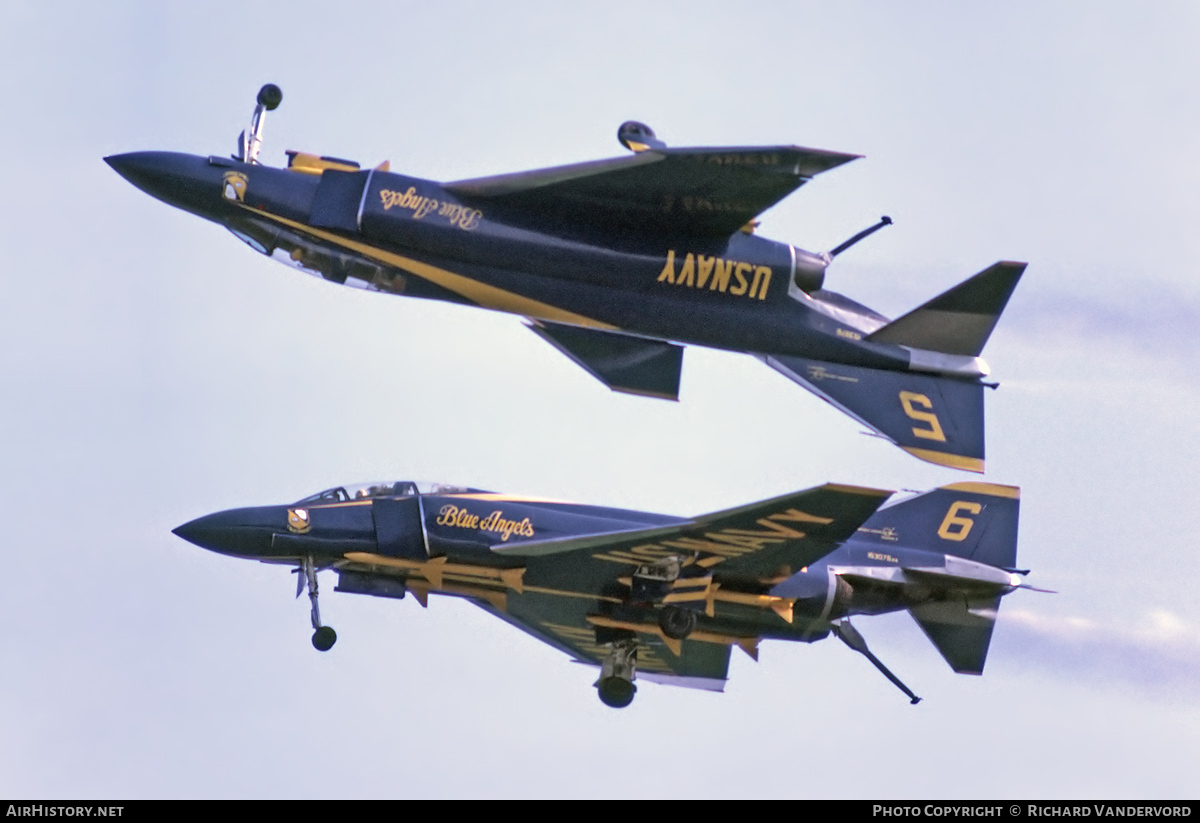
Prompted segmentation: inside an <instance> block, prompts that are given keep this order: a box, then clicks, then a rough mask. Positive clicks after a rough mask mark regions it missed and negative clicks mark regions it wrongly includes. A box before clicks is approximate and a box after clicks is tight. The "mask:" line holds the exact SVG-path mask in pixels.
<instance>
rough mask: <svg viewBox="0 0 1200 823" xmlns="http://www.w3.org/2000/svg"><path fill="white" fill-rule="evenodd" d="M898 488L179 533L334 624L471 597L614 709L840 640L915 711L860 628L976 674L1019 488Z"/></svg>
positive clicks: (253, 517)
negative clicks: (654, 506) (290, 571)
mask: <svg viewBox="0 0 1200 823" xmlns="http://www.w3.org/2000/svg"><path fill="white" fill-rule="evenodd" d="M891 495H892V493H891V492H887V491H881V490H878V489H869V488H860V487H857V486H843V485H836V484H827V485H824V486H819V487H817V488H813V489H808V490H806V491H800V492H795V493H793V494H787V495H783V496H781V497H776V498H773V499H770V500H763V501H761V502H758V503H751V504H749V505H745V506H738V507H736V508H732V509H726V510H724V511H718V512H713V513H711V514H705V515H701V516H698V517H691V518H681V517H671V516H667V515H660V514H647V513H645V512H637V511H627V510H623V509H612V508H605V507H602V506H589V505H581V504H576V503H567V502H562V501H557V500H546V499H537V498H528V497H515V496H511V495H505V494H496V493H493V492H486V491H482V490H479V489H472V488H466V487H460V486H449V485H444V484H422V483H415V482H408V481H402V482H386V483H368V484H361V485H358V486H338V487H335V488H332V489H328V490H326V491H323V492H320V493H318V494H314V495H311V496H309V497H305V498H304V499H302V500H299V501H297V502H295V503H291V504H287V505H277V506H260V507H256V508H244V509H234V510H231V511H225V512H220V513H217V514H211V515H207V516H205V517H201V518H199V519H197V520H193V521H192V522H190V523H187V524H185V525H182V526H180V527H179V528H177V529H175V534H177V535H179V536H180V537H182V538H184V539H185V540H188V541H191V542H192V543H194V544H196V545H198V546H201V547H203V548H206V549H210V550H212V551H215V552H220V553H222V554H226V555H230V556H233V557H241V558H246V559H251V560H259V561H262V562H265V563H276V564H280V565H284V566H291V567H294V569H295V571H296V572H297V573H298V581H297V590H296V595H297V597H298V596H299V595H300V593H301V591H303V590H304V588H305V587H307V589H308V594H309V597H310V599H311V603H312V625H313V628H314V633H313V637H312V642H313V645H314V646H315V647H316V648H317V649H319V650H321V651H327V650H329V649H330V648H331V647H332V646H333V645H334V642H335V641H336V639H337V635H336V634H335V633H334V630H333V629H332V628H330V627H329V626H326V625H324V624H323V623H322V622H321V616H320V612H319V610H318V608H317V602H318V590H317V576H318V573H319V572H321V571H323V570H330V571H333V572H334V573H335V574H336V575H337V581H338V582H337V588H336V589H335V591H339V592H348V593H351V594H363V595H372V596H375V597H390V598H398V599H402V598H404V597H405V595H407V594H412V595H413V596H414V597H415V598H416V599H417V600H418V601H419V602H420V604H421V605H422V606H425V605H427V603H428V598H429V595H430V594H440V595H449V596H453V597H462V598H466V599H467V600H469V601H470V602H472V603H474V604H475V605H477V606H479V607H480V608H482V609H484V610H485V611H487V612H489V613H491V614H493V615H495V616H496V617H499V618H500V619H502V620H504V621H506V622H508V623H511V624H512V625H514V626H516V627H517V628H519V629H521V630H522V631H525V632H528V633H529V634H531V635H532V636H534V637H536V638H538V639H539V640H541V641H543V642H545V643H548V644H549V645H551V646H553V647H554V648H556V649H559V650H560V651H562V652H564V653H565V654H567V655H569V656H570V657H571V658H573V659H575V660H577V661H580V662H584V663H588V664H591V665H593V666H596V667H598V668H599V676H598V678H597V680H596V683H595V686H596V688H597V690H598V692H599V696H600V699H601V700H602V701H603V702H604V703H605V704H607V705H609V706H613V707H618V708H619V707H623V706H626V705H628V704H629V703H630V702H631V701H632V700H633V697H634V693H635V692H636V691H637V686H636V685H635V682H634V681H635V679H638V680H645V681H650V682H656V683H666V684H672V685H679V686H688V687H692V688H700V689H709V690H715V691H721V690H723V688H724V685H725V680H726V676H727V673H728V668H729V656H730V651H731V649H732V648H733V647H734V646H736V647H738V648H740V649H742V650H743V651H745V652H746V653H747V654H749V655H750V656H751V657H752V658H754V659H755V660H757V659H758V646H759V643H760V642H761V641H763V640H792V641H800V642H805V643H811V642H814V641H817V640H821V639H823V638H825V637H828V636H830V635H831V634H832V635H836V636H837V637H839V638H840V639H841V640H843V641H844V642H845V643H846V644H847V645H848V646H850V647H851V648H852V649H854V650H855V651H858V652H860V653H862V654H863V655H865V656H866V657H867V658H868V659H869V660H870V661H871V662H872V663H873V664H874V665H875V666H877V667H878V668H879V670H880V671H881V672H883V673H884V674H885V675H886V676H887V677H888V678H889V679H890V680H891V681H892V682H893V683H895V684H896V686H897V687H899V688H900V689H901V690H903V691H904V693H905V694H906V695H908V697H909V698H910V700H911V701H912V702H913V703H916V702H918V700H919V698H918V697H917V696H916V695H915V694H913V692H912V691H910V690H909V689H908V687H907V686H905V685H904V684H903V683H901V681H900V680H899V679H897V678H896V676H895V675H893V674H892V673H891V672H890V671H889V670H888V669H887V668H886V667H885V666H884V665H883V664H882V663H881V662H880V661H879V660H878V659H877V658H876V657H875V656H874V655H873V654H872V653H871V651H870V650H869V649H868V648H867V644H866V642H865V641H864V640H863V638H862V635H860V634H859V633H858V631H857V629H856V628H855V627H853V626H852V625H851V624H850V618H851V616H853V615H873V614H882V613H885V612H892V611H899V610H907V611H908V613H909V614H911V615H912V617H913V619H914V620H915V621H916V623H917V625H919V626H920V627H921V629H922V630H923V631H924V632H925V634H926V635H927V636H928V637H929V639H930V641H932V643H933V644H934V646H935V647H936V648H937V650H938V651H939V652H940V653H941V655H942V656H943V657H944V658H945V660H946V662H947V663H949V664H950V666H951V667H952V668H953V669H954V670H955V671H956V672H961V673H964V674H981V673H982V672H983V665H984V660H985V659H986V657H987V651H988V644H989V643H990V641H991V637H992V629H993V626H994V625H995V621H996V614H997V610H998V609H999V606H1000V599H1001V598H1002V597H1003V596H1004V595H1006V594H1009V593H1011V592H1012V591H1014V590H1016V589H1018V588H1032V587H1030V586H1027V585H1025V584H1023V583H1022V582H1021V578H1022V576H1023V575H1025V574H1027V570H1022V569H1018V568H1017V567H1016V562H1017V560H1016V558H1017V517H1018V508H1019V504H1020V491H1019V490H1018V489H1017V488H1015V487H1013V486H1001V485H995V484H990V483H974V482H964V483H955V484H953V485H949V486H944V487H942V488H939V489H935V490H933V491H929V492H926V493H924V494H920V495H917V496H910V497H907V498H905V499H900V500H898V501H897V502H894V503H892V504H890V505H884V504H885V502H886V501H887V500H888V498H889V497H891Z"/></svg>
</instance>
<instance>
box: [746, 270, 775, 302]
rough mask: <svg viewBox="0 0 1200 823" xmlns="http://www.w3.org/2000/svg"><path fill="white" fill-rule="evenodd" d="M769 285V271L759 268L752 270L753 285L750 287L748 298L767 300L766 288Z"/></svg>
mask: <svg viewBox="0 0 1200 823" xmlns="http://www.w3.org/2000/svg"><path fill="white" fill-rule="evenodd" d="M770 285H771V269H770V268H769V267H768V266H759V267H758V268H756V269H755V270H754V283H753V284H752V285H751V286H750V296H751V297H754V295H755V294H757V295H758V299H759V300H766V299H767V288H768V287H769V286H770Z"/></svg>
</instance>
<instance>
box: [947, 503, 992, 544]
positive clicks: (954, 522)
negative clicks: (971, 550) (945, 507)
mask: <svg viewBox="0 0 1200 823" xmlns="http://www.w3.org/2000/svg"><path fill="white" fill-rule="evenodd" d="M981 511H983V506H981V505H979V504H978V503H968V502H967V501H966V500H959V501H956V502H955V503H952V504H951V505H950V510H949V511H947V512H946V519H945V520H943V521H942V525H941V526H939V527H938V537H940V538H942V539H943V540H955V541H958V542H960V543H961V542H962V541H963V540H966V539H967V535H968V534H970V533H971V527H972V526H974V525H975V521H974V520H972V519H971V518H970V517H959V516H958V515H959V513H960V512H970V513H971V514H979V513H980V512H981Z"/></svg>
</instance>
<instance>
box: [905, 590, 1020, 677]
mask: <svg viewBox="0 0 1200 823" xmlns="http://www.w3.org/2000/svg"><path fill="white" fill-rule="evenodd" d="M999 608H1000V597H999V596H996V597H989V598H981V599H978V600H975V599H971V600H967V599H965V598H952V599H950V600H935V601H930V602H927V603H922V604H920V605H918V606H913V607H912V608H910V609H909V614H911V615H912V617H913V620H915V621H917V625H918V626H920V627H921V630H922V631H923V632H925V636H926V637H928V638H929V640H930V642H931V643H933V645H934V646H936V647H937V650H938V651H939V652H940V653H941V655H942V657H944V658H945V659H946V662H947V663H949V664H950V668H952V669H954V671H956V672H958V673H959V674H983V664H984V661H986V660H987V653H988V644H990V643H991V642H992V629H993V628H995V626H996V610H997V609H999Z"/></svg>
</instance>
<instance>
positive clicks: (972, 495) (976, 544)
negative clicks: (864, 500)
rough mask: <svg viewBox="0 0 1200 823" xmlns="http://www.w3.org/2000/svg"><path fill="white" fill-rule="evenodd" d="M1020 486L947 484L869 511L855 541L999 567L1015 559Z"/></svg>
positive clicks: (1012, 562) (1003, 567)
mask: <svg viewBox="0 0 1200 823" xmlns="http://www.w3.org/2000/svg"><path fill="white" fill-rule="evenodd" d="M1020 507H1021V490H1020V489H1019V488H1017V487H1016V486H1001V485H999V484H997V483H975V482H968V483H952V484H951V485H949V486H942V487H941V488H939V489H933V490H932V491H928V492H925V493H924V494H919V495H917V496H916V497H911V498H909V499H907V500H903V501H901V502H899V503H896V504H895V505H892V506H886V507H884V508H882V509H880V510H879V511H877V512H876V513H875V514H873V515H872V516H871V519H870V520H868V521H867V522H866V523H865V524H864V525H863V527H862V528H861V529H860V530H859V532H858V534H857V535H855V539H856V540H863V539H866V540H879V541H881V542H886V544H887V545H891V546H896V545H899V546H904V547H907V548H913V549H926V550H929V551H935V552H941V553H943V554H951V555H954V556H955V557H965V558H966V559H968V560H975V561H977V562H979V563H987V564H988V565H989V566H996V567H998V568H1001V569H1011V568H1013V567H1014V566H1015V565H1016V562H1017V520H1018V517H1019V514H1020Z"/></svg>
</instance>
